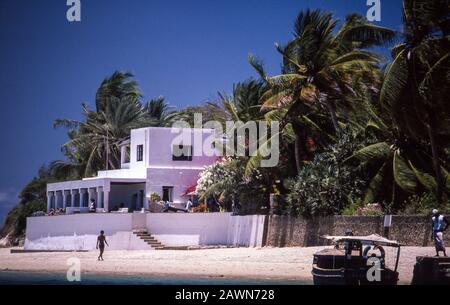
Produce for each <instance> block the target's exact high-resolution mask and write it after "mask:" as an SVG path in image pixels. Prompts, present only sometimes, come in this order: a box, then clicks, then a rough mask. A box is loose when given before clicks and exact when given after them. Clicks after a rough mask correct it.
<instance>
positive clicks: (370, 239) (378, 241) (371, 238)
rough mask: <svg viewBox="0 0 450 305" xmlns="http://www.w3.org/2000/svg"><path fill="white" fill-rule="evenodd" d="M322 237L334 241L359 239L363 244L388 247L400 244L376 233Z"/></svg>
mask: <svg viewBox="0 0 450 305" xmlns="http://www.w3.org/2000/svg"><path fill="white" fill-rule="evenodd" d="M321 237H322V238H325V239H328V240H331V241H333V242H335V243H338V242H342V241H359V242H361V243H362V244H365V245H379V246H389V247H400V244H399V243H398V242H397V241H395V240H389V239H387V238H384V237H382V236H380V235H378V234H372V235H367V236H330V235H325V236H321Z"/></svg>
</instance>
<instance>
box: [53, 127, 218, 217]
mask: <svg viewBox="0 0 450 305" xmlns="http://www.w3.org/2000/svg"><path fill="white" fill-rule="evenodd" d="M182 131H183V133H184V134H185V135H187V137H184V138H183V139H182V138H181V137H180V134H179V133H174V132H173V130H172V128H160V127H149V128H141V129H134V130H132V131H131V137H130V139H129V140H127V141H124V142H122V143H121V144H120V148H121V169H118V170H109V171H100V172H98V175H97V177H94V178H85V179H83V180H78V181H67V182H59V183H50V184H48V185H47V195H48V197H47V198H48V201H47V209H48V210H50V209H52V208H63V209H66V213H67V214H72V213H78V212H80V213H84V212H88V210H89V207H88V206H89V202H90V201H91V199H94V200H95V202H96V207H97V209H98V211H104V212H109V211H111V210H113V209H115V208H119V207H125V208H128V209H129V211H134V210H141V209H142V208H145V209H147V208H148V199H149V197H150V194H151V193H153V192H155V193H157V194H159V196H160V197H161V198H162V200H164V201H169V202H173V203H183V202H185V201H186V200H187V197H186V190H187V189H188V188H189V187H192V186H193V185H195V184H196V182H197V179H198V175H199V173H200V172H201V170H202V169H203V168H204V166H206V165H210V164H212V163H214V162H215V161H216V160H217V155H216V154H214V155H213V156H207V155H205V154H204V153H203V150H204V149H199V148H203V147H204V145H208V143H210V142H209V141H211V139H213V137H214V130H212V129H182ZM186 138H188V139H190V141H186ZM183 141H186V142H190V143H187V144H186V143H184V142H183ZM209 145H211V144H209ZM195 146H201V147H195ZM177 149H179V150H182V151H183V154H182V155H181V156H177V154H176V153H174V150H175V151H176V150H177ZM193 152H195V153H193Z"/></svg>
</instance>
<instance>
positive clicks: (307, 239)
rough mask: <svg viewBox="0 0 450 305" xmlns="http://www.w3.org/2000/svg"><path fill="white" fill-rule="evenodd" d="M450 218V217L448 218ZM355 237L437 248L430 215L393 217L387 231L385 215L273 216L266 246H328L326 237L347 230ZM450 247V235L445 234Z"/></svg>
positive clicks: (270, 220) (449, 233)
mask: <svg viewBox="0 0 450 305" xmlns="http://www.w3.org/2000/svg"><path fill="white" fill-rule="evenodd" d="M448 218H450V217H448ZM348 229H350V230H352V231H353V233H354V234H355V235H369V234H374V233H375V234H379V235H382V236H386V237H388V238H389V239H393V240H397V241H399V242H400V243H402V244H404V245H407V246H433V242H432V240H431V219H430V217H429V216H419V215H405V216H392V224H391V227H390V228H389V229H388V230H386V228H384V216H330V217H320V218H312V219H305V218H301V217H298V218H297V217H291V216H278V215H272V216H270V217H269V221H268V228H267V238H266V240H265V245H266V246H273V247H295V246H301V247H311V246H320V245H325V244H327V241H325V240H324V239H322V238H320V236H322V235H343V234H344V232H345V231H346V230H348ZM445 241H446V243H447V245H450V232H448V233H447V234H445Z"/></svg>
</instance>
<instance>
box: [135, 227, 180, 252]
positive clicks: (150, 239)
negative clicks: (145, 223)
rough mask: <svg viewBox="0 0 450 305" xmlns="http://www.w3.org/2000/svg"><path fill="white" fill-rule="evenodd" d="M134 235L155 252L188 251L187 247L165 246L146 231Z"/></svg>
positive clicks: (138, 231) (139, 231)
mask: <svg viewBox="0 0 450 305" xmlns="http://www.w3.org/2000/svg"><path fill="white" fill-rule="evenodd" d="M133 234H134V235H136V236H137V237H139V238H140V239H142V240H143V241H145V242H146V243H147V244H148V245H149V246H150V247H152V248H153V249H155V250H188V249H189V247H187V246H164V245H163V244H161V242H160V241H159V240H157V239H156V238H154V237H153V236H152V235H151V234H150V233H148V232H147V231H144V230H137V231H133Z"/></svg>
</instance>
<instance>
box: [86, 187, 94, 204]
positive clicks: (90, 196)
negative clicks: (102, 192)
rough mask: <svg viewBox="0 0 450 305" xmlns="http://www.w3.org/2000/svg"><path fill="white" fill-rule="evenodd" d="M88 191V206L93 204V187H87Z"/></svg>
mask: <svg viewBox="0 0 450 305" xmlns="http://www.w3.org/2000/svg"><path fill="white" fill-rule="evenodd" d="M87 193H88V207H90V206H91V199H92V198H93V196H92V188H88V189H87Z"/></svg>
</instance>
